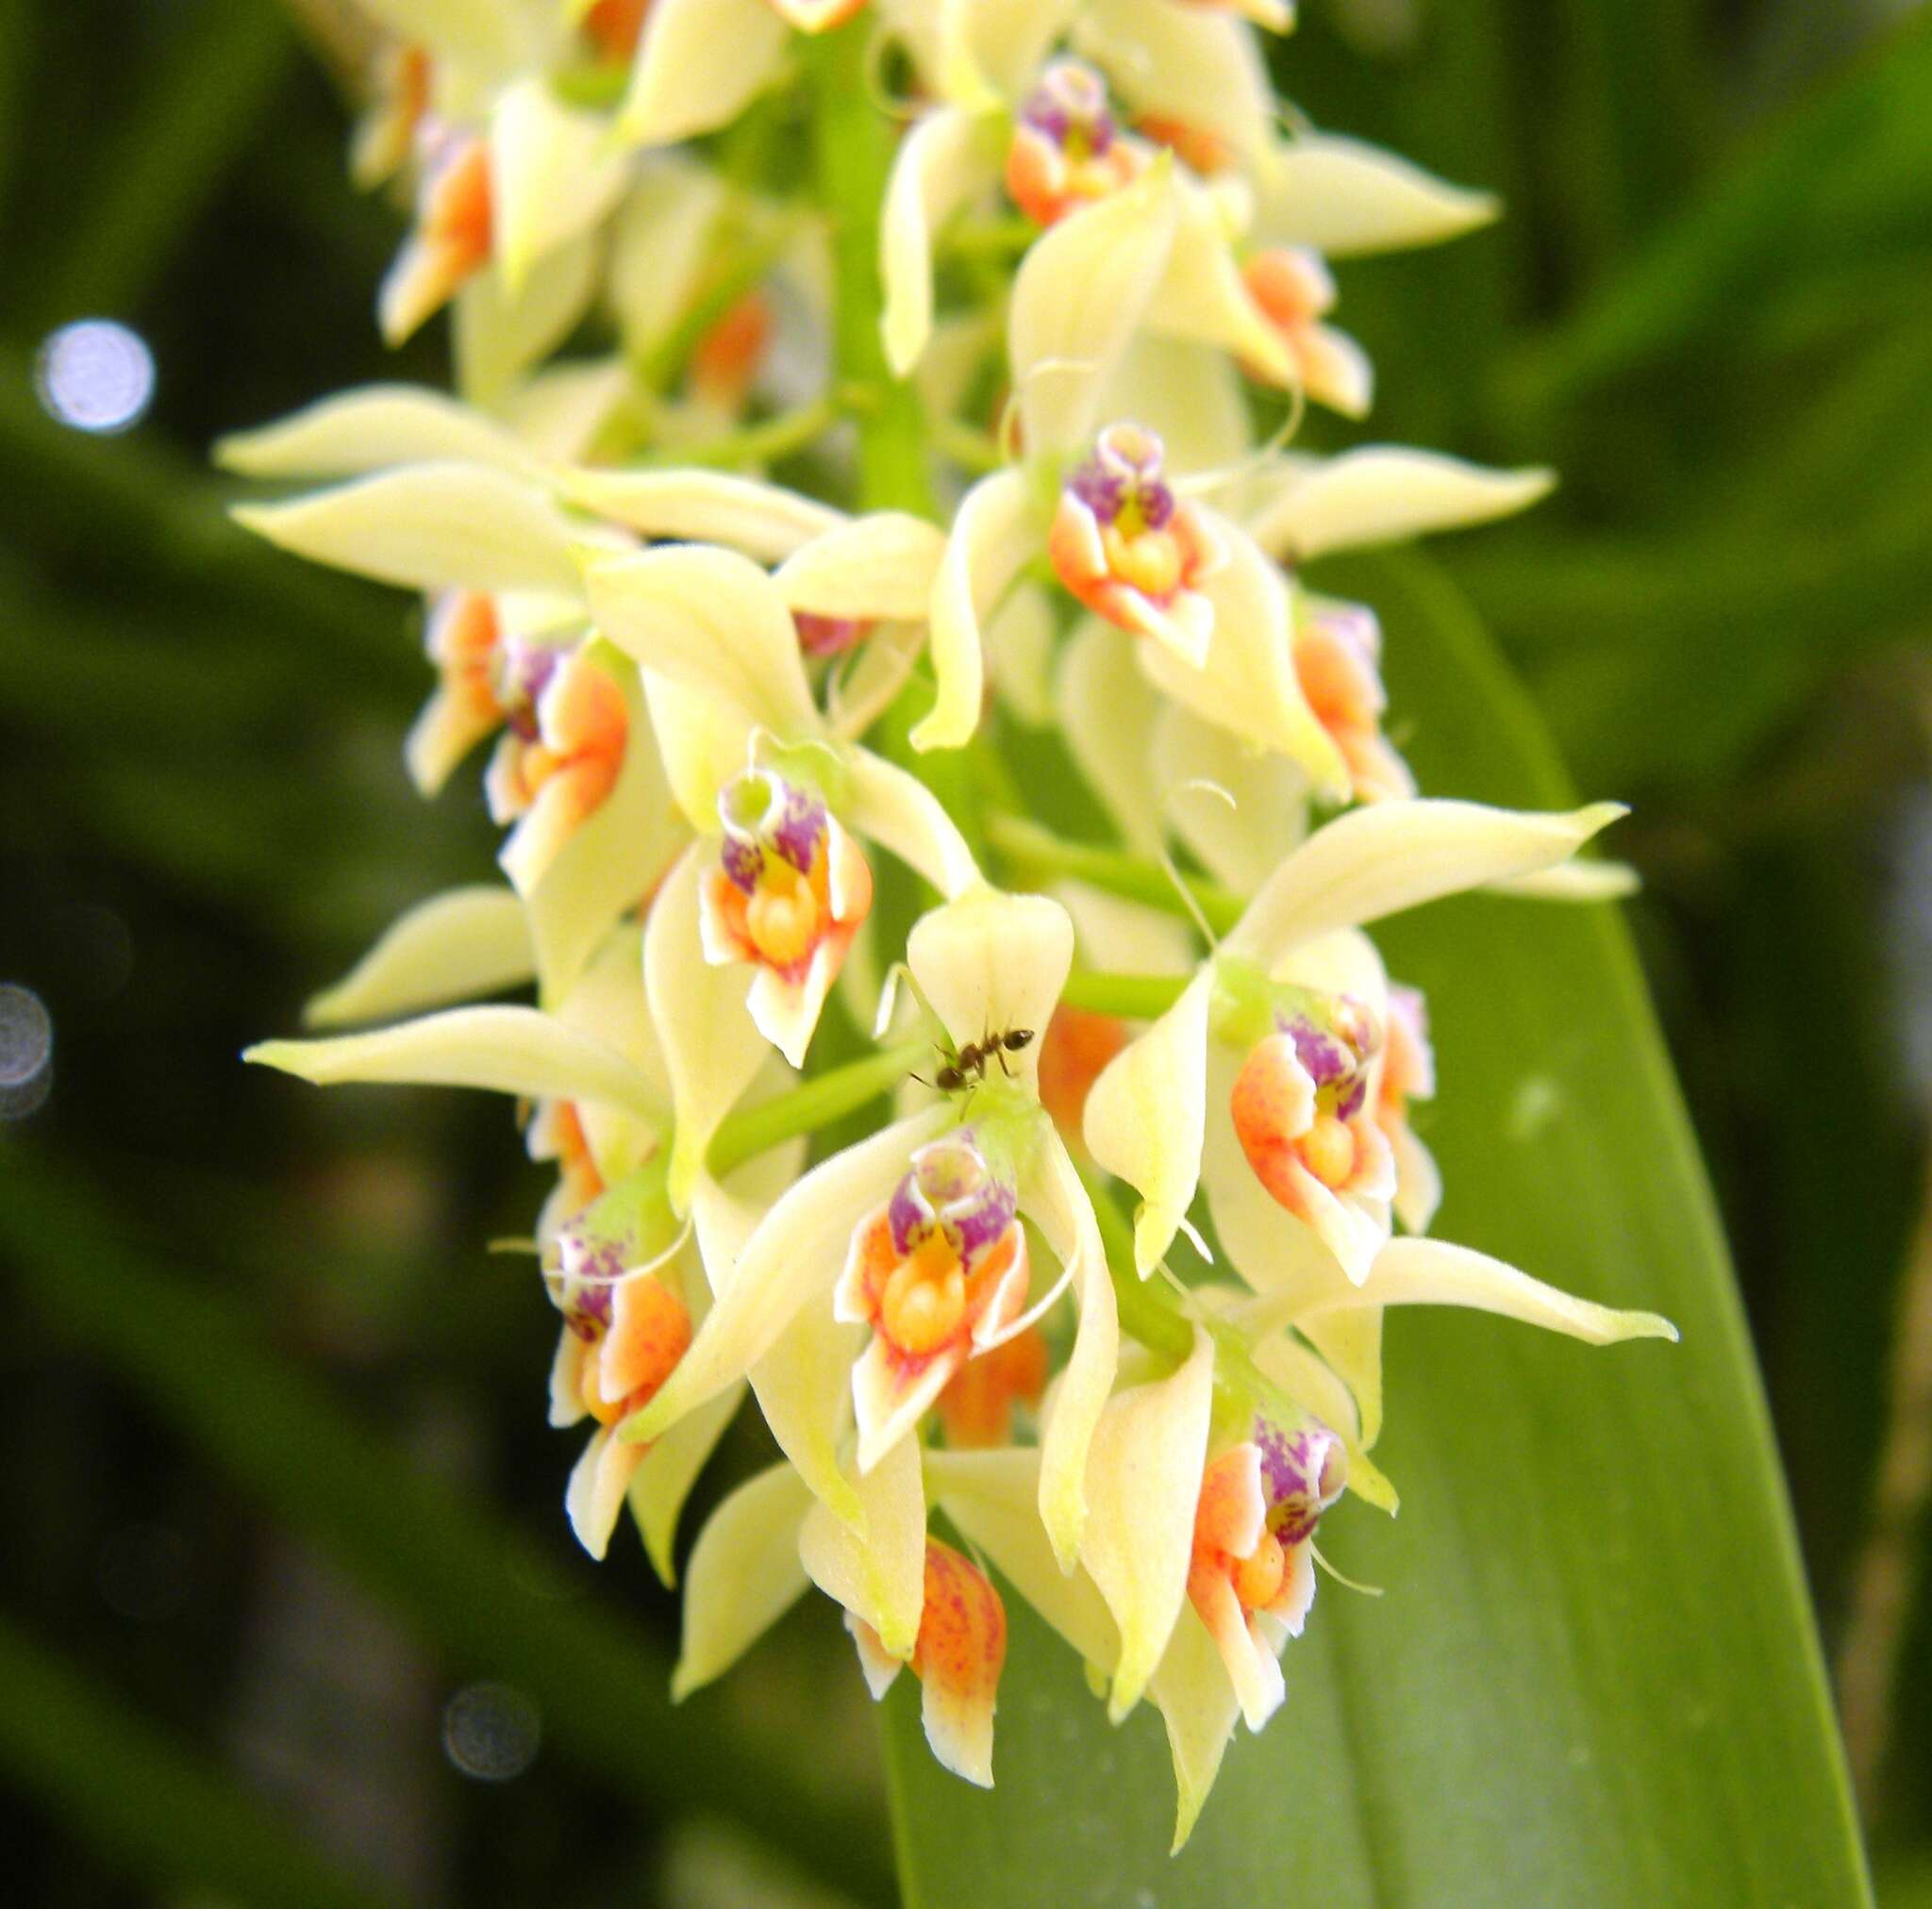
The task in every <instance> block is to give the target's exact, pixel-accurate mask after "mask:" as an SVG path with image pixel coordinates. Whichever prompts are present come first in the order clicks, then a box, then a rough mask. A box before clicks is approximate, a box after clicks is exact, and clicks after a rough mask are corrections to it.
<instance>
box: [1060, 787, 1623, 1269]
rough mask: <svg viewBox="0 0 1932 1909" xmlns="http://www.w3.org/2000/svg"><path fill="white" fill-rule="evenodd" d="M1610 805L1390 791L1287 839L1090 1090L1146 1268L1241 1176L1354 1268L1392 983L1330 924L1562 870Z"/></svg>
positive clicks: (1376, 1137) (1095, 1149) (1369, 1230)
mask: <svg viewBox="0 0 1932 1909" xmlns="http://www.w3.org/2000/svg"><path fill="white" fill-rule="evenodd" d="M1623 812H1624V811H1623V810H1622V809H1621V808H1620V807H1618V806H1617V805H1615V804H1607V803H1606V804H1598V805H1593V806H1591V807H1588V808H1583V809H1578V810H1576V811H1574V813H1573V814H1570V815H1524V814H1516V813H1512V812H1510V811H1507V810H1501V809H1491V808H1485V807H1482V806H1480V805H1475V804H1471V803H1457V802H1440V801H1416V802H1396V803H1385V804H1379V805H1375V806H1374V807H1370V808H1361V809H1356V810H1353V811H1351V812H1350V813H1349V814H1347V815H1344V816H1341V817H1340V818H1338V819H1337V820H1336V821H1334V822H1329V823H1328V824H1327V825H1326V826H1324V827H1323V828H1321V829H1319V830H1317V831H1316V832H1315V833H1314V834H1313V835H1311V836H1310V837H1308V838H1307V840H1306V841H1304V842H1303V843H1301V845H1300V846H1299V847H1297V848H1295V849H1294V850H1293V851H1292V852H1291V853H1290V854H1289V855H1288V856H1287V857H1286V858H1285V859H1284V860H1283V861H1282V862H1281V864H1280V865H1279V867H1278V868H1277V869H1276V870H1275V871H1274V873H1273V874H1272V875H1271V876H1270V877H1269V878H1268V880H1267V881H1266V882H1265V883H1264V884H1263V885H1262V887H1261V888H1260V889H1259V891H1258V892H1257V894H1256V896H1255V899H1254V900H1253V902H1251V903H1250V905H1249V906H1248V908H1247V909H1246V911H1245V912H1244V913H1243V915H1242V917H1241V921H1239V922H1238V923H1237V925H1236V926H1235V928H1234V929H1233V930H1232V931H1231V932H1230V933H1229V935H1228V936H1227V937H1226V938H1225V939H1224V940H1223V941H1222V943H1221V944H1220V946H1219V948H1217V949H1216V950H1215V951H1214V953H1213V954H1211V955H1210V956H1209V957H1208V960H1207V961H1206V962H1204V963H1203V964H1202V966H1201V968H1200V970H1199V971H1198V972H1197V974H1196V976H1195V978H1194V979H1193V980H1192V981H1191V982H1190V983H1189V985H1188V987H1187V988H1186V989H1185V991H1184V992H1183V993H1182V995H1181V997H1180V999H1179V1000H1178V1001H1177V1002H1176V1003H1175V1004H1174V1006H1173V1007H1172V1008H1170V1009H1169V1010H1168V1012H1167V1013H1166V1014H1165V1015H1163V1016H1162V1017H1161V1018H1160V1020H1158V1021H1156V1022H1155V1023H1154V1024H1153V1025H1152V1026H1151V1027H1150V1028H1149V1029H1148V1030H1147V1032H1146V1033H1145V1034H1143V1035H1142V1036H1141V1037H1140V1038H1139V1039H1138V1040H1136V1041H1135V1042H1134V1043H1133V1044H1132V1045H1131V1046H1130V1047H1128V1048H1127V1049H1126V1050H1125V1051H1124V1052H1123V1054H1121V1055H1120V1056H1119V1058H1118V1059H1116V1060H1115V1061H1114V1062H1113V1063H1112V1064H1111V1066H1109V1068H1108V1071H1107V1072H1106V1073H1104V1074H1103V1075H1102V1076H1101V1077H1100V1079H1099V1081H1098V1082H1096V1083H1095V1086H1094V1088H1093V1091H1092V1093H1091V1095H1090V1096H1089V1097H1088V1102H1087V1114H1086V1134H1087V1144H1088V1147H1089V1149H1090V1150H1091V1153H1092V1154H1093V1156H1094V1158H1095V1159H1096V1160H1098V1161H1099V1162H1100V1164H1101V1165H1102V1166H1104V1167H1106V1168H1107V1169H1108V1170H1109V1171H1110V1172H1114V1173H1116V1174H1118V1175H1119V1176H1120V1177H1122V1178H1123V1179H1124V1180H1126V1181H1127V1182H1129V1184H1131V1185H1132V1186H1134V1187H1137V1188H1138V1189H1139V1190H1140V1192H1141V1199H1142V1205H1141V1211H1140V1214H1139V1217H1138V1219H1137V1220H1136V1225H1135V1258H1136V1263H1137V1265H1138V1267H1139V1269H1140V1270H1141V1273H1142V1274H1143V1275H1144V1274H1145V1273H1147V1272H1148V1271H1150V1270H1152V1269H1153V1267H1154V1266H1155V1265H1156V1264H1158V1261H1159V1260H1160V1258H1161V1256H1162V1255H1163V1254H1164V1253H1165V1252H1166V1251H1167V1248H1168V1245H1169V1243H1170V1241H1171V1240H1172V1239H1173V1237H1174V1233H1175V1232H1176V1230H1177V1229H1178V1228H1179V1227H1180V1225H1181V1224H1182V1222H1183V1220H1184V1219H1185V1217H1186V1214H1187V1210H1188V1208H1189V1206H1190V1205H1191V1203H1192V1201H1193V1197H1194V1192H1195V1189H1196V1187H1197V1186H1199V1185H1201V1184H1202V1182H1203V1180H1204V1179H1205V1180H1206V1182H1207V1184H1208V1191H1209V1198H1210V1202H1213V1201H1215V1200H1216V1192H1217V1188H1219V1189H1221V1191H1222V1192H1223V1194H1227V1193H1229V1192H1230V1191H1231V1190H1232V1189H1236V1188H1239V1189H1241V1191H1242V1192H1243V1193H1245V1192H1246V1190H1247V1189H1248V1188H1249V1187H1251V1186H1252V1187H1255V1188H1256V1189H1257V1191H1259V1192H1261V1193H1262V1195H1263V1197H1264V1198H1270V1199H1272V1200H1273V1202H1274V1204H1275V1207H1276V1210H1277V1211H1279V1212H1280V1214H1281V1219H1282V1223H1283V1225H1284V1226H1286V1227H1288V1228H1290V1229H1291V1230H1292V1227H1293V1225H1294V1224H1295V1221H1296V1219H1297V1218H1299V1220H1301V1221H1302V1222H1303V1223H1306V1224H1307V1225H1310V1226H1313V1227H1315V1228H1316V1229H1317V1230H1318V1231H1319V1232H1320V1234H1321V1237H1322V1238H1323V1240H1324V1244H1325V1245H1326V1246H1327V1247H1328V1249H1329V1250H1330V1251H1331V1252H1333V1253H1336V1254H1337V1255H1338V1256H1339V1257H1340V1258H1341V1260H1342V1263H1343V1265H1344V1267H1345V1269H1346V1270H1347V1271H1348V1272H1349V1274H1350V1276H1351V1277H1353V1278H1355V1279H1356V1280H1357V1282H1358V1281H1360V1280H1361V1279H1363V1278H1365V1277H1366V1276H1367V1270H1368V1267H1369V1265H1370V1263H1371V1262H1372V1260H1373V1258H1374V1252H1375V1250H1376V1249H1377V1247H1378V1246H1379V1245H1380V1244H1381V1243H1382V1241H1383V1240H1385V1239H1386V1238H1387V1237H1388V1201H1389V1199H1390V1198H1391V1196H1392V1194H1393V1192H1394V1172H1393V1163H1392V1157H1391V1153H1390V1149H1389V1145H1388V1141H1387V1137H1386V1135H1384V1134H1383V1133H1382V1130H1381V1129H1380V1127H1379V1125H1378V1124H1377V1123H1376V1122H1375V1120H1374V1118H1373V1111H1372V1110H1371V1108H1370V1106H1369V1103H1370V1101H1371V1099H1372V1098H1373V1095H1374V1090H1375V1087H1376V1077H1375V1076H1376V1068H1377V1065H1378V1063H1379V1049H1380V1045H1381V1037H1382V1028H1383V1025H1384V1022H1385V1021H1386V1014H1387V1010H1386V1004H1385V998H1386V988H1387V983H1386V979H1385V978H1384V977H1383V976H1382V973H1381V965H1380V963H1379V961H1377V960H1376V959H1375V957H1374V950H1373V949H1372V948H1370V947H1369V946H1368V944H1367V942H1366V941H1365V940H1364V939H1363V938H1361V937H1359V936H1357V935H1354V934H1352V933H1344V932H1343V931H1348V930H1353V929H1354V928H1356V927H1357V926H1358V925H1360V924H1363V923H1366V922H1369V921H1374V920H1377V919H1379V918H1380V917H1382V916H1385V915H1389V914H1393V913H1396V912H1398V911H1400V910H1402V909H1405V908H1409V907H1413V906H1416V905H1419V904H1420V903H1423V902H1425V901H1430V900H1433V899H1435V898H1437V897H1440V896H1442V895H1448V894H1454V893H1457V892H1459V891H1460V890H1462V889H1465V888H1479V887H1482V886H1485V885H1488V884H1491V883H1495V882H1498V881H1502V880H1506V879H1507V878H1510V877H1513V876H1521V875H1526V874H1532V873H1535V872H1538V871H1543V870H1547V869H1551V868H1555V867H1557V866H1558V865H1560V864H1562V863H1563V862H1565V861H1567V860H1568V859H1569V857H1570V856H1571V855H1574V853H1575V851H1576V850H1577V849H1579V848H1580V847H1582V845H1583V844H1584V843H1585V842H1586V841H1588V840H1589V839H1590V838H1591V837H1592V836H1593V835H1595V834H1596V833H1597V832H1598V830H1600V829H1601V828H1603V827H1604V826H1605V825H1606V824H1607V822H1611V821H1613V820H1614V819H1615V818H1616V817H1618V816H1619V815H1621V814H1622V813H1623ZM1365 996H1366V997H1367V998H1366V999H1364V998H1363V997H1365ZM1237 1087H1239V1088H1240V1089H1241V1098H1240V1104H1239V1106H1238V1107H1237V1104H1236V1089H1237ZM1264 1175H1265V1176H1266V1177H1265V1178H1264V1177H1263V1176H1264ZM1244 1270H1245V1269H1244Z"/></svg>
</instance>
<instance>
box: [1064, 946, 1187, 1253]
mask: <svg viewBox="0 0 1932 1909" xmlns="http://www.w3.org/2000/svg"><path fill="white" fill-rule="evenodd" d="M1213 1003H1214V975H1213V971H1212V970H1211V969H1208V968H1204V969H1203V970H1202V971H1201V972H1200V973H1199V974H1197V975H1196V976H1195V977H1194V979H1193V980H1192V981H1191V982H1190V983H1189V984H1188V986H1187V988H1186V990H1185V991H1184V992H1183V993H1182V995H1181V998H1180V999H1179V1000H1178V1001H1176V1002H1175V1003H1174V1005H1173V1006H1172V1007H1171V1008H1169V1009H1168V1011H1167V1012H1166V1013H1165V1014H1163V1015H1162V1016H1161V1017H1160V1019H1159V1020H1158V1021H1155V1022H1154V1024H1153V1025H1152V1026H1151V1027H1149V1028H1148V1030H1147V1031H1146V1033H1144V1034H1143V1035H1141V1037H1140V1038H1139V1039H1138V1040H1135V1041H1132V1042H1130V1043H1129V1044H1128V1045H1127V1046H1126V1047H1125V1048H1124V1049H1122V1051H1121V1052H1120V1053H1119V1054H1117V1055H1115V1057H1114V1058H1113V1060H1112V1061H1110V1062H1109V1063H1108V1067H1107V1070H1106V1071H1105V1072H1103V1073H1102V1074H1101V1076H1100V1078H1099V1079H1098V1080H1097V1081H1095V1082H1094V1083H1093V1087H1092V1090H1091V1092H1090V1093H1089V1094H1088V1096H1087V1113H1086V1118H1085V1120H1084V1122H1083V1135H1084V1137H1085V1139H1086V1142H1087V1150H1088V1152H1089V1153H1091V1154H1092V1155H1093V1157H1094V1159H1095V1160H1096V1161H1098V1162H1099V1164H1100V1165H1101V1166H1102V1167H1104V1168H1106V1169H1107V1170H1108V1172H1109V1173H1112V1174H1114V1175H1115V1176H1116V1177H1117V1178H1119V1179H1122V1180H1124V1181H1126V1183H1127V1184H1128V1185H1129V1186H1130V1187H1133V1188H1134V1189H1135V1190H1136V1191H1137V1192H1138V1193H1139V1194H1140V1195H1141V1210H1140V1212H1139V1214H1138V1215H1137V1216H1136V1217H1135V1220H1134V1268H1135V1270H1136V1271H1137V1272H1139V1273H1140V1275H1141V1278H1143V1279H1144V1278H1146V1276H1147V1275H1148V1273H1149V1272H1151V1271H1152V1270H1153V1269H1154V1268H1155V1267H1156V1266H1158V1264H1159V1263H1160V1260H1161V1257H1162V1255H1163V1254H1164V1253H1166V1252H1167V1249H1168V1247H1169V1246H1170V1245H1172V1244H1173V1242H1174V1235H1175V1233H1176V1232H1178V1231H1179V1229H1180V1224H1181V1221H1182V1220H1184V1219H1185V1218H1186V1217H1187V1212H1188V1208H1189V1207H1190V1206H1191V1205H1192V1204H1193V1200H1194V1188H1195V1187H1196V1185H1197V1184H1198V1182H1199V1177H1200V1171H1201V1149H1202V1145H1203V1136H1204V1135H1205V1133H1206V1130H1207V1122H1208V1012H1209V1010H1210V1008H1211V1007H1212V1006H1213Z"/></svg>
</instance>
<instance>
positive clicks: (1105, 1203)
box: [1080, 1166, 1307, 1425]
mask: <svg viewBox="0 0 1932 1909" xmlns="http://www.w3.org/2000/svg"><path fill="white" fill-rule="evenodd" d="M1080 1182H1081V1184H1082V1185H1083V1186H1084V1187H1086V1188H1087V1197H1088V1198H1089V1199H1090V1200H1091V1202H1092V1203H1093V1217H1094V1219H1095V1220H1098V1221H1099V1223H1100V1237H1101V1242H1102V1244H1103V1245H1105V1247H1106V1248H1107V1270H1108V1273H1109V1274H1110V1275H1111V1276H1112V1279H1113V1297H1114V1304H1115V1305H1116V1306H1117V1307H1118V1308H1119V1311H1120V1320H1121V1330H1122V1331H1123V1332H1124V1333H1125V1334H1126V1335H1127V1336H1129V1337H1130V1338H1136V1339H1139V1340H1140V1342H1141V1344H1142V1345H1143V1346H1145V1347H1146V1348H1147V1350H1148V1351H1149V1352H1151V1353H1158V1354H1159V1355H1160V1356H1161V1357H1162V1358H1167V1359H1172V1360H1173V1361H1174V1363H1175V1364H1176V1365H1178V1364H1179V1363H1180V1362H1181V1361H1182V1360H1183V1359H1185V1358H1186V1357H1187V1356H1188V1354H1189V1353H1190V1352H1191V1351H1192V1350H1193V1345H1194V1328H1195V1327H1196V1326H1197V1325H1198V1326H1199V1327H1201V1328H1202V1330H1204V1331H1205V1332H1206V1333H1207V1334H1208V1337H1209V1338H1211V1339H1212V1340H1213V1341H1214V1390H1215V1395H1216V1398H1217V1401H1218V1404H1219V1407H1220V1408H1221V1409H1224V1411H1225V1412H1226V1414H1227V1416H1228V1417H1229V1418H1230V1419H1245V1418H1246V1417H1247V1416H1248V1414H1250V1413H1251V1412H1253V1410H1254V1409H1255V1407H1256V1406H1257V1405H1266V1406H1267V1408H1268V1411H1269V1414H1270V1416H1271V1417H1272V1418H1273V1419H1274V1420H1275V1421H1276V1422H1277V1423H1278V1424H1282V1425H1293V1424H1296V1423H1299V1422H1300V1420H1301V1419H1304V1418H1306V1417H1307V1414H1306V1413H1305V1412H1304V1411H1303V1409H1302V1408H1301V1406H1299V1405H1297V1404H1296V1403H1294V1401H1293V1400H1292V1399H1291V1398H1290V1397H1289V1396H1288V1395H1287V1393H1285V1392H1284V1391H1283V1390H1282V1389H1281V1387H1280V1386H1277V1385H1276V1384H1275V1383H1274V1380H1273V1379H1271V1378H1269V1377H1268V1376H1267V1374H1266V1373H1265V1372H1263V1371H1262V1370H1261V1369H1260V1368H1259V1367H1258V1366H1257V1365H1256V1364H1255V1361H1254V1358H1253V1355H1252V1354H1251V1353H1250V1352H1249V1350H1248V1342H1247V1338H1246V1336H1245V1335H1244V1334H1242V1333H1241V1330H1240V1329H1239V1328H1238V1327H1236V1326H1232V1325H1229V1324H1228V1323H1227V1322H1226V1321H1224V1320H1215V1319H1209V1318H1208V1317H1206V1316H1205V1314H1202V1315H1197V1314H1196V1313H1195V1311H1194V1310H1193V1309H1192V1308H1191V1306H1190V1305H1189V1303H1188V1302H1187V1301H1186V1300H1184V1299H1183V1298H1182V1297H1181V1295H1180V1294H1179V1293H1178V1292H1176V1291H1175V1290H1174V1287H1173V1286H1171V1285H1170V1284H1169V1283H1168V1282H1167V1280H1166V1279H1164V1278H1163V1277H1162V1276H1161V1274H1160V1273H1159V1272H1158V1271H1156V1272H1154V1273H1151V1274H1149V1275H1148V1277H1147V1278H1145V1279H1142V1278H1141V1276H1140V1274H1139V1273H1137V1272H1136V1271H1135V1270H1134V1229H1133V1227H1132V1226H1131V1225H1130V1224H1129V1223H1128V1221H1127V1217H1126V1215H1125V1214H1124V1213H1123V1212H1122V1211H1121V1209H1120V1206H1119V1203H1117V1202H1116V1201H1115V1199H1114V1197H1113V1194H1112V1192H1111V1191H1110V1190H1109V1189H1108V1183H1107V1181H1106V1180H1105V1178H1104V1177H1103V1176H1102V1175H1101V1173H1100V1171H1099V1170H1098V1169H1096V1168H1093V1167H1091V1166H1083V1167H1082V1168H1081V1169H1080Z"/></svg>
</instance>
